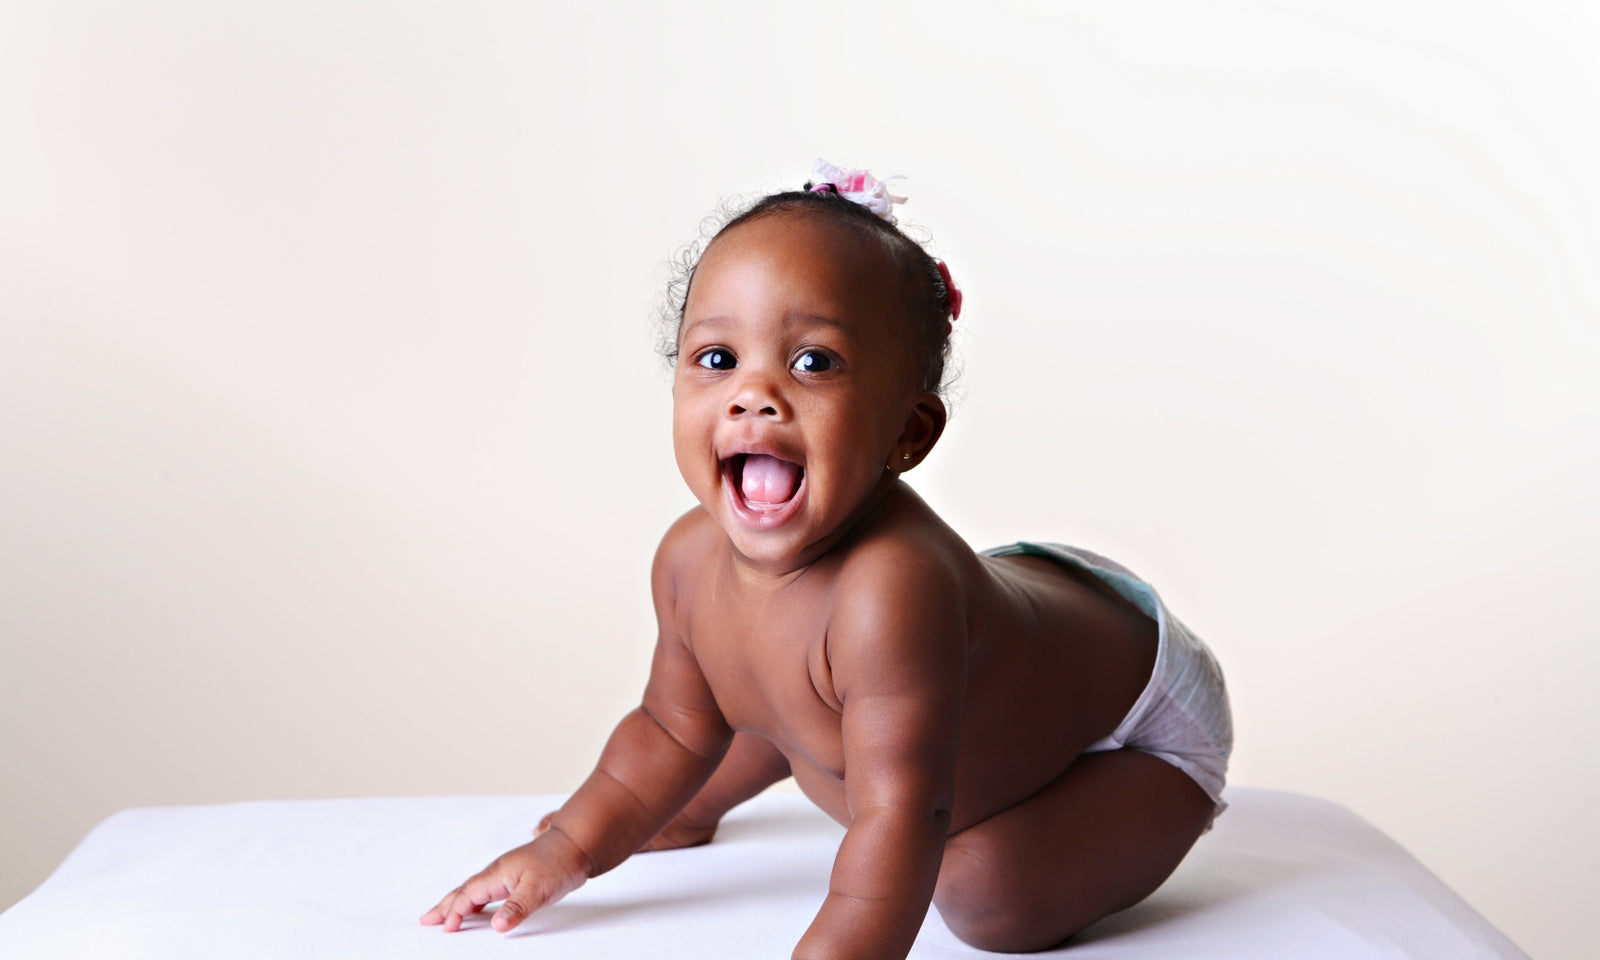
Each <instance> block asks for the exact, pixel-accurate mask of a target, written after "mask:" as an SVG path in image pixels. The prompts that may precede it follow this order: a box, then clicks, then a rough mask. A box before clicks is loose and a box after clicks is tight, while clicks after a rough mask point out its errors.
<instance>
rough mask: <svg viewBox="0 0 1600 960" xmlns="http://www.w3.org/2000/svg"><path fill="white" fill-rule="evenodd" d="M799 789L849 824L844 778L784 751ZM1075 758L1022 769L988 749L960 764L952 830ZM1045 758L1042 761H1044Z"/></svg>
mask: <svg viewBox="0 0 1600 960" xmlns="http://www.w3.org/2000/svg"><path fill="white" fill-rule="evenodd" d="M784 753H785V756H787V757H788V759H789V769H790V771H791V773H793V775H794V782H795V785H796V786H798V787H799V788H800V792H801V793H804V794H805V795H806V797H807V798H808V799H810V801H811V802H812V803H814V804H816V805H817V807H818V808H819V809H821V810H822V812H823V813H826V814H827V815H828V816H830V817H832V818H833V819H834V820H835V821H837V822H838V823H840V824H841V825H843V826H846V827H848V826H849V825H850V806H849V803H848V801H847V799H846V797H845V780H846V777H847V776H848V773H847V772H846V775H845V776H843V777H841V776H838V775H836V774H835V773H834V772H832V771H830V770H826V769H824V768H823V767H821V766H818V765H817V764H816V763H815V762H814V761H813V760H811V759H810V757H809V756H808V755H807V754H806V753H805V752H803V751H801V750H798V749H793V748H791V749H789V750H785V751H784ZM1074 756H1076V754H1075V753H1074V754H1073V755H1072V756H1067V757H1061V758H1059V759H1056V758H1052V759H1050V760H1043V762H1040V761H1035V762H1033V763H1030V764H1027V765H1025V766H1023V767H1021V768H1017V767H1014V766H1013V765H1012V764H1010V763H1000V764H996V763H994V762H993V760H994V759H995V758H994V757H993V755H992V754H991V753H989V752H988V751H985V752H983V753H982V754H979V755H976V756H963V757H962V758H961V760H960V761H958V762H957V766H956V798H955V804H954V809H952V810H951V816H950V832H951V833H959V832H960V831H962V830H965V829H966V828H968V827H970V826H972V825H973V824H975V823H978V822H980V821H982V820H986V819H988V818H989V817H992V816H994V815H995V814H996V813H999V812H1000V811H1002V810H1005V809H1006V808H1008V807H1011V806H1013V805H1014V804H1016V803H1019V802H1021V801H1023V800H1025V799H1027V798H1028V797H1030V796H1032V795H1033V794H1034V793H1036V792H1038V790H1040V789H1042V788H1043V787H1044V786H1046V785H1048V784H1049V783H1051V782H1053V781H1054V780H1055V779H1056V777H1058V776H1060V775H1061V772H1062V771H1063V770H1065V769H1066V767H1067V765H1068V764H1070V763H1071V760H1072V757H1074ZM1041 759H1042V758H1041Z"/></svg>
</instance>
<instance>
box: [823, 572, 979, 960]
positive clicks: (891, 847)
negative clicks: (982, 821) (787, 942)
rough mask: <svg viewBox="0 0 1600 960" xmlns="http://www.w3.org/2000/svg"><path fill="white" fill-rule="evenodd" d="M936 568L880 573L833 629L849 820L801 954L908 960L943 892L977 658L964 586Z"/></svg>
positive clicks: (831, 650) (845, 603)
mask: <svg viewBox="0 0 1600 960" xmlns="http://www.w3.org/2000/svg"><path fill="white" fill-rule="evenodd" d="M934 566H935V565H934V564H933V563H919V562H916V561H911V562H909V563H907V562H904V561H903V560H902V561H901V562H897V563H896V564H895V565H894V566H893V567H892V568H886V569H882V570H877V571H874V575H873V577H872V582H871V583H870V585H869V586H868V587H867V588H866V589H864V590H860V591H858V592H856V594H855V595H854V596H852V597H850V598H849V599H846V600H842V601H841V607H840V609H839V611H838V613H836V615H835V620H834V622H833V623H830V625H829V634H828V659H829V663H830V665H831V667H832V671H833V682H834V692H835V694H836V695H837V696H838V697H839V700H840V702H841V703H842V704H843V707H844V715H843V724H842V730H843V738H844V758H845V798H846V802H847V804H848V806H849V813H850V825H849V829H848V830H847V831H846V833H845V838H844V842H843V843H842V844H840V847H839V853H838V856H837V857H836V859H835V861H834V867H833V876H832V879H831V881H830V883H829V887H828V896H827V899H826V900H824V901H823V905H822V909H821V911H820V912H818V914H817V917H816V919H815V920H814V921H813V922H812V924H811V926H810V928H809V929H808V930H807V931H806V934H805V936H804V937H803V938H802V939H801V941H800V944H799V946H797V947H796V948H795V953H794V955H795V957H796V958H812V957H826V958H830V960H832V958H838V957H866V958H873V960H882V958H899V957H904V956H905V955H906V954H907V953H908V952H909V951H910V949H911V943H912V941H913V940H915V939H916V935H917V930H918V929H919V928H920V927H921V925H922V919H923V917H924V916H925V915H926V914H927V912H928V904H929V902H930V901H931V900H932V898H933V889H934V882H935V881H936V880H937V879H938V875H939V863H940V859H941V857H942V855H943V852H944V841H945V837H946V835H947V833H948V831H949V828H950V807H951V803H952V801H953V792H954V778H955V761H956V748H957V741H958V738H959V735H960V729H961V704H962V701H963V698H964V691H965V685H966V657H967V650H966V636H967V634H966V623H965V611H964V610H963V609H961V608H960V604H961V600H960V598H961V596H962V592H961V591H960V590H959V589H958V587H957V585H956V584H955V583H954V582H953V580H951V579H950V577H949V575H948V574H947V573H946V572H945V571H941V570H936V569H933V567H934ZM843 589H849V588H848V587H845V588H843Z"/></svg>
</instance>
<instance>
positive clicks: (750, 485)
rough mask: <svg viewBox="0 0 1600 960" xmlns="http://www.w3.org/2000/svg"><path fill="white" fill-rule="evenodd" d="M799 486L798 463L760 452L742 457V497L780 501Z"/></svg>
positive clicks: (790, 495)
mask: <svg viewBox="0 0 1600 960" xmlns="http://www.w3.org/2000/svg"><path fill="white" fill-rule="evenodd" d="M798 486H800V465H799V464H797V463H790V462H789V461H787V460H779V459H778V458H777V457H769V456H767V455H766V454H762V453H752V454H750V455H749V456H747V457H745V458H744V477H743V489H744V498H745V499H746V500H749V501H751V502H752V503H782V502H783V501H785V500H787V499H789V498H790V497H792V496H794V491H795V488H796V487H798Z"/></svg>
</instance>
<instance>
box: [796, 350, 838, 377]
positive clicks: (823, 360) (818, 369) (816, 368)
mask: <svg viewBox="0 0 1600 960" xmlns="http://www.w3.org/2000/svg"><path fill="white" fill-rule="evenodd" d="M794 369H796V370H798V371H800V372H801V373H822V372H823V371H824V370H832V369H833V358H832V357H830V356H828V355H827V354H826V353H823V352H822V351H821V350H807V351H806V352H805V353H802V354H800V356H799V357H797V358H796V359H795V361H794Z"/></svg>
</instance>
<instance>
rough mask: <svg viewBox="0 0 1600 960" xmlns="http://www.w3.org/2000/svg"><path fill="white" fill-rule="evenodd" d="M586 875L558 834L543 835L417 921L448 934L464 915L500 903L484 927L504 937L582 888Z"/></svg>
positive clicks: (566, 841)
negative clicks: (442, 925) (436, 927)
mask: <svg viewBox="0 0 1600 960" xmlns="http://www.w3.org/2000/svg"><path fill="white" fill-rule="evenodd" d="M588 875H589V873H588V870H587V869H586V858H585V857H584V856H583V853H582V851H580V850H579V849H578V848H577V845H576V844H574V843H573V842H572V841H571V840H570V839H568V838H567V837H566V835H565V834H562V833H561V832H560V831H554V832H549V831H546V832H544V833H543V834H542V835H541V836H540V837H539V838H538V839H536V840H534V841H533V842H532V843H527V844H523V845H522V846H520V847H518V848H516V849H515V850H512V851H510V852H509V853H506V854H505V855H503V856H501V857H500V858H499V859H497V860H495V862H493V863H491V864H489V866H487V867H485V868H484V869H483V870H482V871H480V872H479V873H478V874H477V875H476V876H474V877H473V878H472V879H470V880H468V881H467V882H466V883H463V884H462V885H461V886H459V887H457V888H455V889H454V890H452V891H450V893H448V894H446V895H445V898H444V899H443V900H440V901H439V905H438V906H436V907H434V908H433V909H432V910H429V911H428V912H427V913H425V914H423V915H422V918H421V919H422V922H423V923H424V924H426V925H428V926H437V925H439V924H444V929H445V931H446V932H451V933H453V932H455V931H457V930H460V929H461V921H462V919H463V918H464V917H466V916H467V915H469V914H474V913H478V912H480V911H482V910H483V908H484V907H486V906H488V905H489V904H491V903H493V902H494V901H496V900H504V901H505V902H504V903H502V904H501V905H500V907H499V909H497V910H496V911H495V912H494V918H493V919H492V920H490V921H489V925H490V926H492V927H494V929H496V930H498V931H500V932H501V933H505V932H506V931H507V930H511V929H513V928H515V927H516V926H517V924H519V923H521V922H522V921H524V920H526V919H527V918H528V915H529V914H531V913H533V912H534V911H535V910H538V909H539V908H541V907H546V906H549V905H550V904H552V903H555V902H556V901H557V900H560V899H561V898H562V897H564V896H566V895H567V894H569V893H571V892H572V891H574V890H576V889H578V888H579V887H581V886H583V883H584V881H585V880H587V879H588Z"/></svg>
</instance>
